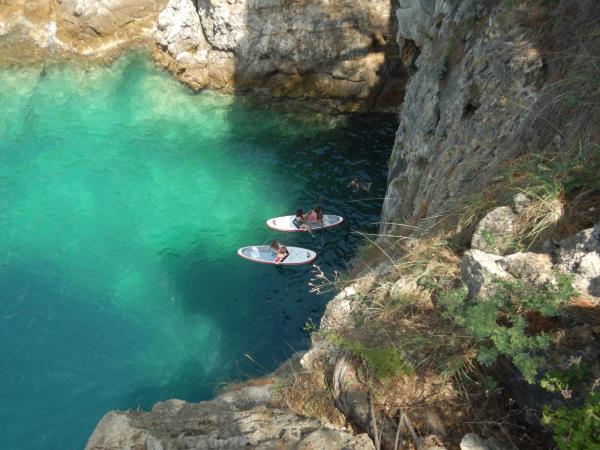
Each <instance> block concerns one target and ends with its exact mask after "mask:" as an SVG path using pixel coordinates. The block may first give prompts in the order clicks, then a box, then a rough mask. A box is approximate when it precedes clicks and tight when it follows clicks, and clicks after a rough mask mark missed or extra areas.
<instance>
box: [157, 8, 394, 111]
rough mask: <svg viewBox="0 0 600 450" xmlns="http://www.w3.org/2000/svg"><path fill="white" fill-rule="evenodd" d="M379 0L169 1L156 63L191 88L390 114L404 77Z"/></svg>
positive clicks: (161, 21) (391, 27)
mask: <svg viewBox="0 0 600 450" xmlns="http://www.w3.org/2000/svg"><path fill="white" fill-rule="evenodd" d="M394 36H395V24H394V20H393V10H392V9H391V6H390V3H389V2H387V1H381V0H360V1H358V2H357V1H347V0H343V1H335V2H334V1H314V0H293V1H289V0H228V1H226V0H198V1H197V2H194V1H192V0H170V1H169V3H168V5H167V7H166V8H165V9H164V10H163V11H162V12H161V14H160V17H159V20H158V26H157V31H156V33H155V39H156V44H157V49H156V52H155V56H156V58H157V59H158V60H159V61H161V62H162V63H163V64H164V65H165V66H166V67H168V68H169V69H170V70H172V71H173V72H174V73H175V74H176V75H177V76H178V77H179V78H180V79H182V80H183V81H185V82H186V83H188V84H189V85H190V86H192V87H194V88H196V89H199V88H203V87H212V88H219V89H228V90H236V91H254V92H264V93H267V94H270V95H275V96H289V97H296V98H318V99H322V100H328V101H329V102H330V103H333V104H335V105H339V106H341V107H343V108H344V109H369V108H377V109H386V108H387V109H397V108H398V106H399V104H400V103H401V101H402V96H403V93H404V92H403V87H404V82H405V79H406V73H405V71H404V69H403V67H402V64H401V61H400V54H399V52H398V48H397V46H396V43H395V41H394Z"/></svg>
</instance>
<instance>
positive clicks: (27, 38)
mask: <svg viewBox="0 0 600 450" xmlns="http://www.w3.org/2000/svg"><path fill="white" fill-rule="evenodd" d="M165 2H166V0H101V1H94V0H51V1H44V0H34V1H26V0H0V52H1V53H2V55H3V58H4V59H5V60H11V59H14V60H19V59H34V58H36V57H37V58H39V57H41V56H42V55H43V56H47V53H48V52H51V53H59V54H60V53H65V54H67V55H72V54H76V55H83V56H103V55H106V54H107V53H109V52H112V51H115V50H117V49H119V48H122V47H124V46H128V45H131V44H133V43H137V42H141V41H143V40H144V39H146V38H148V37H149V36H150V34H151V31H152V30H153V29H154V26H155V23H156V18H157V16H158V13H159V11H160V9H161V8H162V7H163V6H164V3H165Z"/></svg>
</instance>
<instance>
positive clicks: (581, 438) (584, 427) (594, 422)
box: [542, 393, 600, 450]
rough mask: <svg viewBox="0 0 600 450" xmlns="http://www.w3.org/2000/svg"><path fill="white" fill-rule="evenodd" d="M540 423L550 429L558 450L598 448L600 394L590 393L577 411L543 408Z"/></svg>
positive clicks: (599, 445)
mask: <svg viewBox="0 0 600 450" xmlns="http://www.w3.org/2000/svg"><path fill="white" fill-rule="evenodd" d="M542 423H543V424H544V425H548V426H550V427H552V430H553V434H554V442H556V445H558V448H559V449H560V450H589V449H597V448H600V394H598V393H592V394H590V396H589V397H588V399H587V401H586V402H585V405H583V407H581V408H577V409H567V408H565V407H564V406H561V407H560V408H558V409H556V410H552V409H550V408H549V407H548V406H545V407H544V410H543V412H542Z"/></svg>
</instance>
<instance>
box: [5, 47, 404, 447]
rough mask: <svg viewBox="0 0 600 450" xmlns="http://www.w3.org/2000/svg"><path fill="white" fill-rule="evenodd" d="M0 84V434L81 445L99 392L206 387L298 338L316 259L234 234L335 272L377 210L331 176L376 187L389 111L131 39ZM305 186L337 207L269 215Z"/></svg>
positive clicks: (305, 196)
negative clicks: (228, 80)
mask: <svg viewBox="0 0 600 450" xmlns="http://www.w3.org/2000/svg"><path fill="white" fill-rule="evenodd" d="M0 86H3V88H2V90H0V193H1V195H0V320H1V321H2V326H0V351H1V356H2V358H1V359H0V399H1V401H2V404H3V408H2V409H1V410H0V427H1V428H2V433H1V434H0V436H1V437H0V447H2V448H20V449H37V448H45V449H65V448H80V447H82V446H83V443H84V442H85V439H86V438H87V437H88V436H89V434H90V433H91V431H92V429H93V426H94V425H95V423H96V422H97V421H98V420H99V419H100V417H101V416H102V415H103V414H104V413H105V412H106V411H108V410H110V409H116V408H120V409H125V408H136V407H138V406H139V407H142V408H148V407H150V406H151V405H152V404H153V403H155V402H156V401H159V400H163V399H167V398H172V397H178V398H183V399H187V400H199V399H204V398H208V397H210V396H211V395H212V392H213V390H214V388H215V387H216V386H218V384H219V383H220V382H224V381H231V380H238V379H243V378H245V377H248V376H255V375H259V374H261V373H263V371H264V370H272V369H273V368H274V367H276V365H277V364H278V363H280V362H281V361H282V360H283V359H284V358H285V357H286V356H289V355H290V354H291V353H293V352H294V351H295V350H298V349H303V348H306V347H307V346H308V339H307V336H306V335H305V334H303V333H302V331H301V330H300V327H301V325H302V324H303V323H304V322H305V321H306V320H307V319H308V318H309V317H313V319H314V320H317V318H318V316H319V314H320V313H321V311H322V307H323V305H324V304H325V303H326V301H327V300H329V298H328V297H327V296H322V297H318V296H315V295H313V294H310V293H309V292H308V288H307V282H308V281H309V279H310V277H311V268H310V267H298V268H286V269H283V268H276V267H270V266H264V265H258V264H252V263H250V262H248V261H244V260H242V259H241V258H239V257H238V256H237V255H236V250H237V248H238V247H241V246H244V245H249V244H257V243H265V242H268V241H269V240H270V239H273V238H277V239H279V240H281V241H284V242H285V243H287V244H289V245H296V246H305V247H309V248H312V249H314V250H316V251H317V252H318V253H319V259H318V264H319V265H320V266H321V268H322V269H323V270H325V271H327V272H331V271H333V270H343V269H344V267H345V262H346V261H348V260H349V258H350V257H351V256H352V255H353V254H354V253H355V252H356V251H357V246H358V245H359V243H360V238H359V237H358V236H357V235H356V234H352V233H351V232H350V231H351V230H352V229H361V230H371V231H373V230H375V229H376V226H374V225H372V222H375V221H377V220H378V215H379V210H380V207H381V202H380V201H377V200H375V201H374V200H368V199H366V198H365V199H363V200H361V195H362V194H357V193H354V192H353V191H351V190H349V189H348V188H347V186H346V185H347V184H348V182H349V181H350V180H352V179H353V178H360V179H364V180H366V181H372V182H373V183H374V184H373V188H372V189H371V192H369V194H368V195H363V196H362V197H382V195H383V192H384V189H385V177H386V171H387V166H386V161H387V156H388V155H389V151H390V149H391V145H392V141H393V135H394V129H395V123H394V118H390V117H382V116H361V117H339V116H338V117H334V116H327V115H324V114H315V113H305V112H302V111H298V110H297V111H290V110H286V111H284V110H282V109H280V108H279V107H275V106H273V105H270V106H269V105H262V106H256V105H254V106H248V105H246V104H245V103H244V102H241V101H240V100H239V99H237V98H235V97H231V96H224V95H219V94H214V93H202V94H194V93H192V92H190V91H188V90H186V89H185V88H184V87H182V86H181V85H179V84H178V83H177V82H175V81H173V80H172V79H171V78H169V77H168V76H167V75H165V74H163V73H160V72H158V71H156V70H155V69H154V68H153V66H152V65H151V63H149V62H148V61H147V60H145V59H144V58H143V57H140V56H132V57H129V58H123V59H121V60H119V61H117V62H116V63H114V64H113V65H111V66H106V67H95V68H92V67H83V66H76V65H66V66H65V65H63V66H54V67H49V68H45V69H42V68H30V69H19V70H18V71H16V70H3V71H0ZM349 200H352V201H351V202H349ZM317 203H318V204H321V205H323V206H324V208H325V211H326V212H328V213H334V214H341V215H344V216H345V217H346V219H347V222H346V223H345V224H344V225H343V226H341V227H338V228H337V229H332V230H329V231H324V232H321V233H318V234H316V237H315V238H311V237H310V236H309V235H305V234H303V233H293V234H290V235H282V234H278V233H276V232H273V231H271V230H269V229H268V228H267V227H266V226H265V223H264V222H265V220H266V219H267V218H269V217H273V216H279V215H283V214H288V213H293V211H294V210H295V209H296V208H297V207H302V208H304V209H309V208H311V207H313V206H314V205H316V204H317ZM245 354H248V355H251V356H252V358H253V359H254V360H256V361H257V362H258V363H253V362H252V361H250V360H249V359H248V358H246V357H245V356H244V355H245Z"/></svg>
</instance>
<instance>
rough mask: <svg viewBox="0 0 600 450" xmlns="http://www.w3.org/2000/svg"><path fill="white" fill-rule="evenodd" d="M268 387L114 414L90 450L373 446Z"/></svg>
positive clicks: (99, 430)
mask: <svg viewBox="0 0 600 450" xmlns="http://www.w3.org/2000/svg"><path fill="white" fill-rule="evenodd" d="M268 386H269V385H267V387H265V386H263V387H262V388H259V389H258V390H257V389H250V390H248V388H242V389H240V390H238V391H235V392H233V393H228V394H225V397H223V396H220V397H217V398H216V399H215V400H213V401H209V402H201V403H195V404H192V403H187V402H184V401H181V400H169V401H166V402H162V403H157V404H156V405H155V406H154V407H153V408H152V411H150V412H139V411H128V412H117V411H113V412H110V413H108V414H106V415H105V416H104V417H103V418H102V420H101V421H100V423H99V424H98V425H97V426H96V430H95V431H94V433H93V434H92V436H91V437H90V439H89V441H88V444H87V446H86V450H100V449H102V450H111V449H114V450H117V449H118V450H127V449H131V450H133V449H142V448H144V449H153V450H167V449H168V450H175V449H190V448H194V449H238V448H242V447H252V448H265V449H267V448H268V449H284V448H286V449H288V448H289V449H317V448H328V449H353V450H371V449H374V447H373V443H372V442H371V440H370V439H369V437H368V436H367V435H364V434H363V435H358V436H354V435H351V434H349V433H347V432H345V431H342V430H338V429H335V428H333V427H331V426H329V425H325V424H323V423H322V422H320V421H318V420H314V419H308V418H305V417H298V416H295V415H294V414H292V413H290V412H288V411H283V410H278V409H274V408H272V407H270V405H269V403H268V399H267V398H265V395H264V394H265V393H266V392H268V391H269V389H271V388H272V385H270V388H269V387H268Z"/></svg>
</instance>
